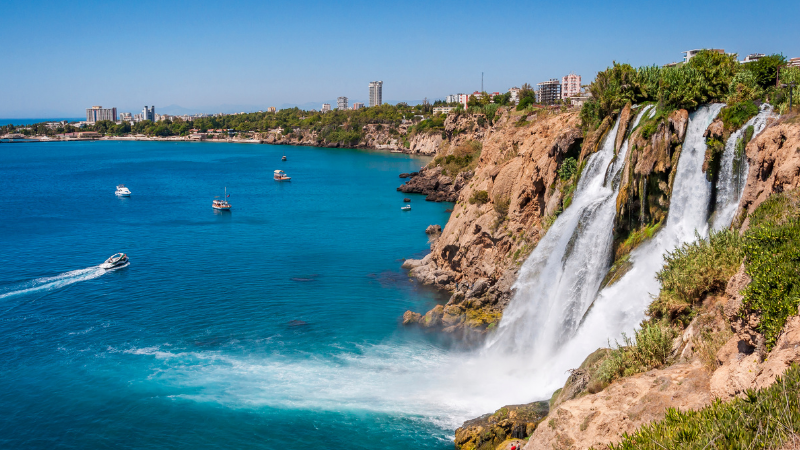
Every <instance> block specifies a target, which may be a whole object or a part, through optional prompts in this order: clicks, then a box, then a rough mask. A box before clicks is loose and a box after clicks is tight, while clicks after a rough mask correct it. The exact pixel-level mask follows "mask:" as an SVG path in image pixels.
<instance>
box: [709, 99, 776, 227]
mask: <svg viewBox="0 0 800 450" xmlns="http://www.w3.org/2000/svg"><path fill="white" fill-rule="evenodd" d="M771 115H772V106H770V105H767V104H764V105H762V106H761V111H759V112H758V114H757V115H756V116H755V117H753V118H751V119H750V120H748V121H747V123H745V124H744V126H742V128H740V129H738V130H736V132H734V133H733V134H731V136H730V137H729V138H728V140H727V141H726V142H725V152H724V153H723V154H722V162H721V163H720V168H719V177H717V180H718V181H717V203H716V205H715V207H714V211H715V213H714V218H713V220H712V228H713V229H714V230H721V229H724V228H728V227H729V226H731V222H732V221H733V216H734V215H735V214H736V209H737V207H738V206H739V201H740V200H741V199H742V192H743V189H742V188H743V187H744V182H745V180H747V171H748V169H749V167H748V164H747V157H746V156H745V155H743V154H738V152H737V144H739V140H740V139H743V138H744V135H745V131H746V130H747V128H748V127H750V126H752V127H753V137H756V136H757V135H758V134H759V133H761V131H763V130H764V128H765V127H766V126H767V118H769V116H771ZM741 145H747V142H744V143H742V144H741Z"/></svg>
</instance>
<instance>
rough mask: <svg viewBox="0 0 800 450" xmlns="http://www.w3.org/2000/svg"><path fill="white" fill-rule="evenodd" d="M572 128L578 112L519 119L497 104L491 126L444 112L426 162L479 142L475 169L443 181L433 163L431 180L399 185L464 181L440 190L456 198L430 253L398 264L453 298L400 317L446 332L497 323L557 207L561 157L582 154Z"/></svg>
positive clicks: (580, 138) (481, 120) (577, 132)
mask: <svg viewBox="0 0 800 450" xmlns="http://www.w3.org/2000/svg"><path fill="white" fill-rule="evenodd" d="M578 127H579V118H578V114H577V112H564V113H550V112H542V113H540V114H536V115H531V116H529V117H526V116H520V115H517V114H516V113H515V112H512V111H508V110H502V109H501V110H500V111H498V115H497V116H496V117H495V121H494V123H493V124H491V125H489V124H488V122H487V120H486V119H485V118H484V117H482V116H466V115H462V116H452V117H450V118H448V121H447V123H446V125H445V133H446V134H447V135H448V136H450V139H449V140H448V141H447V142H445V143H444V145H443V148H442V150H441V151H440V153H439V155H437V159H436V160H434V163H432V164H435V163H436V162H437V161H439V162H441V164H442V165H444V166H446V165H447V162H446V161H447V159H446V158H447V156H450V154H449V153H448V152H452V151H456V149H458V148H460V146H463V145H465V143H467V142H475V141H479V142H480V143H481V149H480V158H479V160H478V161H477V165H476V167H475V168H474V171H472V170H470V171H469V172H468V173H463V174H459V175H458V176H457V177H456V178H455V179H453V180H450V179H443V178H442V176H441V171H440V170H441V168H437V167H436V166H435V165H432V166H431V167H430V168H429V169H427V171H426V172H427V173H429V174H430V175H432V176H433V177H434V178H435V181H431V180H428V181H423V180H424V178H421V177H415V178H414V179H412V180H411V181H410V182H409V183H408V184H407V185H406V186H404V187H401V190H404V192H422V193H428V192H432V191H431V190H430V189H428V190H425V189H424V188H423V189H422V190H418V189H420V188H421V186H425V187H428V188H433V187H434V186H435V185H436V183H437V182H438V183H439V185H441V186H446V187H448V186H456V185H458V184H461V183H463V186H462V187H461V189H460V190H458V193H457V196H455V195H454V194H455V193H456V190H449V191H447V196H446V199H447V200H453V199H455V201H456V204H455V206H454V208H453V213H452V215H451V217H450V220H449V221H448V223H447V225H446V226H445V228H444V230H443V231H442V234H441V236H440V237H439V238H438V239H436V241H435V242H434V243H433V245H432V248H431V253H430V254H429V255H428V256H426V257H425V258H423V259H422V260H407V261H406V262H405V263H404V265H403V266H404V267H405V268H407V269H409V270H410V274H411V275H412V276H414V277H416V278H417V279H419V280H420V281H422V282H423V283H426V284H433V285H436V286H438V287H440V288H443V289H447V290H449V291H451V292H452V296H451V298H450V301H449V302H448V303H447V304H446V305H439V306H437V307H436V308H434V309H433V310H431V311H429V312H427V313H426V314H424V315H422V314H419V313H415V312H411V311H409V312H407V313H406V314H405V316H404V322H405V323H420V324H422V325H423V326H425V327H442V328H443V329H444V330H445V331H448V332H452V331H457V330H463V329H470V330H478V331H481V330H486V329H488V328H490V327H492V326H493V325H494V324H496V323H497V322H498V321H499V319H500V317H501V315H502V311H503V308H504V307H505V305H506V304H507V303H508V301H509V299H510V293H511V285H512V284H513V282H514V280H515V278H516V273H517V270H518V268H519V265H520V264H521V262H522V261H524V259H525V257H526V256H527V255H528V254H529V253H530V251H531V250H532V249H533V247H534V246H535V245H536V243H537V242H538V241H539V239H540V238H541V236H542V234H543V233H544V231H545V230H546V228H547V226H548V225H549V223H550V220H549V218H550V217H553V216H554V215H555V214H556V213H557V212H558V210H559V209H560V207H561V201H562V197H563V194H562V190H563V189H564V188H565V184H564V183H563V182H562V181H561V180H560V179H559V176H558V169H559V167H560V165H561V163H562V162H563V161H564V159H565V158H567V157H575V158H578V157H579V156H580V154H581V144H582V141H583V134H582V132H581V130H580V129H579V128H578ZM459 177H460V178H459ZM412 189H413V190H412ZM454 197H455V198H454ZM437 198H438V197H437Z"/></svg>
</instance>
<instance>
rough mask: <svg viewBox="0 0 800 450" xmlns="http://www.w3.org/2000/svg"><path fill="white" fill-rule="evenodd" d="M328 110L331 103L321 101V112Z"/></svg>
mask: <svg viewBox="0 0 800 450" xmlns="http://www.w3.org/2000/svg"><path fill="white" fill-rule="evenodd" d="M330 110H331V104H330V103H323V104H322V112H324V113H325V112H328V111H330Z"/></svg>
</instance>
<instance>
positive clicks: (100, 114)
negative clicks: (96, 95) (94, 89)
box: [86, 106, 117, 123]
mask: <svg viewBox="0 0 800 450" xmlns="http://www.w3.org/2000/svg"><path fill="white" fill-rule="evenodd" d="M101 120H110V121H112V122H116V121H117V108H103V107H102V106H92V107H91V108H87V109H86V122H88V123H95V122H99V121H101Z"/></svg>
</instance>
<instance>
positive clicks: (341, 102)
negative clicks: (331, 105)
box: [336, 97, 347, 111]
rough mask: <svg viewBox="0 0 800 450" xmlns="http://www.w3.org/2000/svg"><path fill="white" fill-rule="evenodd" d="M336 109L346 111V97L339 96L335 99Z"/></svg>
mask: <svg viewBox="0 0 800 450" xmlns="http://www.w3.org/2000/svg"><path fill="white" fill-rule="evenodd" d="M336 109H338V110H339V111H347V97H339V98H337V99H336Z"/></svg>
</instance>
